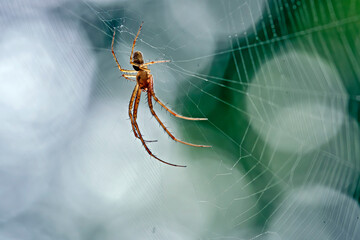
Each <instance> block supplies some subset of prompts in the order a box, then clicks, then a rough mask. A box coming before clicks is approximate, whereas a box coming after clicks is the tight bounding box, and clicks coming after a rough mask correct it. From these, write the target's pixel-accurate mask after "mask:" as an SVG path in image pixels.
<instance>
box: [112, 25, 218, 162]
mask: <svg viewBox="0 0 360 240" xmlns="http://www.w3.org/2000/svg"><path fill="white" fill-rule="evenodd" d="M143 23H144V22H142V23H141V25H140V28H139V30H138V32H137V34H136V36H135V39H134V42H133V44H132V49H131V54H130V64H131V65H132V66H133V68H134V70H126V69H123V68H121V66H120V64H119V61H118V60H117V58H116V55H115V52H114V39H115V32H116V31H115V29H114V34H113V38H112V42H111V52H112V54H113V56H114V59H115V62H116V64H117V67H118V68H119V70H120V71H121V72H123V73H126V74H123V75H122V77H124V78H125V79H128V80H130V81H135V82H136V85H135V88H134V90H133V93H132V95H131V98H130V103H129V117H130V121H131V126H132V130H133V132H134V135H135V137H136V138H138V139H140V141H141V143H142V145H143V146H144V148H145V150H146V151H147V152H148V154H149V155H150V156H151V157H153V158H155V159H157V160H159V161H160V162H162V163H165V164H168V165H170V166H175V167H186V166H183V165H176V164H172V163H169V162H165V161H163V160H161V159H160V158H158V157H156V156H155V155H154V154H153V153H152V152H151V151H150V149H149V147H148V146H147V145H146V142H155V141H156V140H155V141H147V140H144V139H143V137H142V135H141V132H140V129H139V126H138V124H137V122H136V119H137V113H138V107H139V102H140V96H141V92H142V91H143V92H146V93H147V98H148V99H147V100H148V105H149V108H150V112H151V114H152V115H153V116H154V117H155V119H156V120H157V121H158V122H159V124H160V126H161V127H162V128H163V129H164V130H165V132H166V133H167V134H168V135H169V136H170V137H171V138H172V139H173V140H174V141H176V142H180V143H183V144H186V145H189V146H194V147H211V146H207V145H197V144H192V143H188V142H184V141H181V140H179V139H177V138H176V137H174V135H172V134H171V133H170V131H169V130H168V129H167V128H166V127H165V125H164V124H163V123H162V122H161V120H160V118H159V117H158V116H157V115H156V113H155V111H154V108H153V104H152V99H154V100H155V101H156V102H158V103H159V104H160V105H161V106H162V107H163V108H164V109H165V110H166V111H168V112H169V113H171V114H172V115H174V116H175V117H178V118H182V119H186V120H194V121H197V120H207V118H190V117H184V116H182V115H180V114H177V113H176V112H174V111H173V110H171V109H170V108H168V107H167V106H165V104H164V103H162V102H161V101H160V100H159V99H158V98H157V97H156V95H155V92H154V81H153V76H152V75H151V73H150V69H148V66H149V65H151V64H155V63H164V62H170V61H169V60H161V61H151V62H147V63H144V59H143V55H142V53H141V52H140V51H136V52H135V53H134V47H135V44H136V39H137V38H138V36H139V33H140V31H141V28H142V25H143ZM135 74H136V75H135ZM134 78H135V79H134Z"/></svg>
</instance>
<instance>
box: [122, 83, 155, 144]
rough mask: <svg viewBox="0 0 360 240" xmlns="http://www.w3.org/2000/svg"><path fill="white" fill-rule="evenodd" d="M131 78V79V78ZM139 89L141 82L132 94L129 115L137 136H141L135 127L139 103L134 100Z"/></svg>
mask: <svg viewBox="0 0 360 240" xmlns="http://www.w3.org/2000/svg"><path fill="white" fill-rule="evenodd" d="M130 80H131V79H130ZM138 90H139V84H136V86H135V88H134V91H133V93H132V95H131V98H130V102H129V117H130V121H131V127H132V130H133V132H134V135H135V137H136V138H139V136H138V134H137V131H136V129H135V124H134V121H136V118H137V108H138V105H139V103H137V105H136V102H135V105H134V101H135V97H136V94H137V92H138ZM133 105H134V109H136V111H134V114H133V113H132V111H133ZM144 141H145V142H157V140H150V141H149V140H144Z"/></svg>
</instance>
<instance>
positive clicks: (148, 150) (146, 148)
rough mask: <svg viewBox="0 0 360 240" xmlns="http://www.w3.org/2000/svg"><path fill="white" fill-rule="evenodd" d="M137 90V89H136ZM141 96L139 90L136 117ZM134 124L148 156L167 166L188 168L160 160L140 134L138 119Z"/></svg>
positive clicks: (136, 101)
mask: <svg viewBox="0 0 360 240" xmlns="http://www.w3.org/2000/svg"><path fill="white" fill-rule="evenodd" d="M134 90H135V89H134ZM140 96H141V89H139V88H137V94H136V99H135V105H134V115H135V112H137V108H138V106H139V102H140ZM133 123H134V127H135V129H136V131H137V135H138V137H139V139H140V141H141V143H142V145H143V146H144V148H145V150H146V151H147V152H148V154H149V155H150V156H152V157H153V158H155V159H157V160H158V161H160V162H162V163H165V164H167V165H170V166H174V167H186V166H183V165H176V164H173V163H168V162H165V161H163V160H161V159H160V158H158V157H156V156H155V155H154V154H153V153H152V152H151V151H150V149H149V148H148V146H147V145H146V142H145V140H144V139H143V137H142V135H141V132H140V129H139V126H138V124H137V122H136V119H134V120H133Z"/></svg>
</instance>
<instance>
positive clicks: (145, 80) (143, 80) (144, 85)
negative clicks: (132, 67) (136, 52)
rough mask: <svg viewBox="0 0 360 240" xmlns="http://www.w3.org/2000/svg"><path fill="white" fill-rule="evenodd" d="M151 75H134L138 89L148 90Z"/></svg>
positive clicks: (145, 73) (143, 73) (142, 73)
mask: <svg viewBox="0 0 360 240" xmlns="http://www.w3.org/2000/svg"><path fill="white" fill-rule="evenodd" d="M151 79H152V75H151V74H150V73H148V72H146V71H142V70H141V71H139V72H138V73H137V75H136V81H137V83H138V84H139V87H140V89H143V90H144V89H148V88H149V85H150V82H151Z"/></svg>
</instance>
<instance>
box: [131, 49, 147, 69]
mask: <svg viewBox="0 0 360 240" xmlns="http://www.w3.org/2000/svg"><path fill="white" fill-rule="evenodd" d="M133 59H134V63H136V64H139V65H140V64H143V63H144V59H143V55H142V53H141V52H140V51H136V52H134V56H133ZM133 68H134V69H135V70H136V71H139V70H140V68H139V67H138V66H137V65H133Z"/></svg>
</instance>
